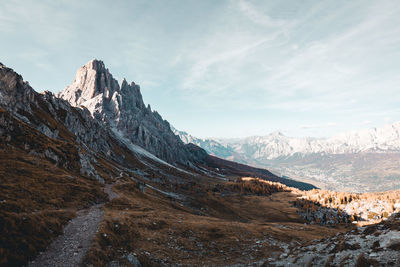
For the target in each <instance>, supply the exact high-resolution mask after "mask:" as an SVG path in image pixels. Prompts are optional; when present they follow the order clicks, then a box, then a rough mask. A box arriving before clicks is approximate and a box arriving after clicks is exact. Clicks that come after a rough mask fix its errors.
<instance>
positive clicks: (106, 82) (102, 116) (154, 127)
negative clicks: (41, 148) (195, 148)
mask: <svg viewBox="0 0 400 267" xmlns="http://www.w3.org/2000/svg"><path fill="white" fill-rule="evenodd" d="M57 96H58V97H60V98H63V99H65V100H67V101H68V102H69V103H70V104H71V105H73V106H77V107H79V106H83V107H85V108H87V109H88V110H89V112H90V113H91V115H92V116H93V117H94V118H96V119H98V120H100V121H102V122H103V123H105V124H107V125H109V126H110V127H111V128H112V129H114V130H115V131H117V132H118V133H119V134H121V135H122V136H123V137H125V138H127V139H129V140H130V141H131V142H133V143H134V144H136V145H139V146H141V147H143V148H144V149H146V150H147V151H149V152H151V153H152V154H154V155H156V156H157V157H159V158H161V159H163V160H166V161H167V162H169V163H180V164H189V162H191V161H196V160H197V159H196V158H195V157H194V156H193V155H192V154H191V153H190V151H189V150H188V149H187V147H186V146H185V144H184V143H183V142H182V141H181V140H180V139H179V138H177V137H176V136H175V134H173V133H172V131H171V130H170V125H169V122H168V121H166V120H164V119H163V118H162V117H161V116H160V114H159V113H158V112H157V111H152V110H151V108H150V105H148V106H147V107H146V106H145V104H144V102H143V97H142V94H141V92H140V87H139V85H137V84H135V83H134V82H131V83H130V84H128V82H127V81H126V79H123V80H122V82H121V85H120V84H119V83H118V81H117V80H116V79H114V77H113V76H112V74H111V73H110V72H109V70H108V69H107V68H106V67H105V64H104V63H103V61H101V60H97V59H94V60H91V61H89V62H88V63H86V64H85V65H84V66H82V67H80V68H79V69H78V70H77V72H76V76H75V79H74V81H73V83H72V84H71V85H69V86H67V87H66V88H65V89H64V90H62V91H61V92H59V93H58V94H57Z"/></svg>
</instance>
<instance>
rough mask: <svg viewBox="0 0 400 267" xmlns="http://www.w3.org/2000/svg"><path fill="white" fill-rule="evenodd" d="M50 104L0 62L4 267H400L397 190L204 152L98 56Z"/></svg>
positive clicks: (0, 249)
mask: <svg viewBox="0 0 400 267" xmlns="http://www.w3.org/2000/svg"><path fill="white" fill-rule="evenodd" d="M59 96H61V97H62V98H60V97H58V96H56V95H54V94H52V93H50V92H44V93H37V92H36V91H34V90H33V89H32V88H31V87H30V86H29V84H28V83H27V82H25V81H24V80H23V78H22V77H21V76H20V75H18V74H17V73H16V72H14V71H13V70H12V69H10V68H7V67H6V66H4V65H0V151H1V157H0V265H1V266H24V265H30V266H46V265H48V266H72V265H73V266H79V265H83V266H194V265H197V266H199V265H201V266H262V265H266V266H272V265H275V266H296V265H298V266H304V265H315V266H321V265H324V264H325V265H326V266H329V264H331V265H337V263H339V264H342V263H343V265H345V266H346V265H347V266H353V265H354V264H358V266H365V265H362V264H364V263H365V262H367V263H370V264H372V265H374V264H377V263H376V262H378V264H386V265H390V264H394V266H396V265H399V264H400V262H399V259H398V257H397V258H396V257H395V255H398V254H399V244H400V240H398V239H397V237H398V233H399V228H398V217H396V216H397V215H396V213H397V210H398V201H397V200H398V192H391V193H390V194H389V193H388V194H386V193H384V194H372V195H371V196H370V197H371V198H369V197H367V196H366V195H357V194H349V195H340V194H337V193H335V192H328V191H321V190H316V188H315V186H313V185H311V184H307V183H302V182H298V181H295V180H291V179H285V178H282V177H278V176H276V175H274V174H272V173H271V172H269V171H267V170H264V169H259V168H253V167H249V166H247V165H243V164H239V163H235V162H232V161H227V160H224V159H220V158H217V157H214V156H210V155H208V154H207V153H206V152H205V151H204V150H203V149H201V148H200V147H197V146H195V145H192V144H186V145H185V144H183V142H181V141H180V139H179V138H178V136H175V135H174V134H173V133H172V131H171V129H170V127H169V124H168V122H166V121H165V120H163V119H162V118H161V116H160V115H159V114H158V113H156V112H154V111H151V110H150V108H148V107H146V106H145V105H144V103H143V100H142V97H141V94H140V90H139V87H138V86H137V85H135V84H134V83H130V84H128V83H127V82H126V81H123V82H122V83H121V85H119V84H118V82H117V81H116V80H114V79H113V78H112V76H111V74H110V73H109V71H108V70H107V69H106V68H105V66H104V64H103V63H102V62H100V61H97V60H94V61H91V62H89V63H87V64H85V65H84V66H83V67H81V68H80V69H79V70H78V72H77V76H76V77H75V81H74V83H73V84H72V85H71V86H68V87H67V88H66V89H65V90H64V91H63V92H61V93H60V94H59ZM311 189H314V190H311ZM308 190H311V191H308ZM350 197H351V201H350ZM345 198H346V199H345ZM396 199H397V200H396ZM342 200H343V203H342ZM370 200H371V201H370ZM393 200H394V201H393ZM356 203H358V208H357V209H356V212H354V213H351V210H352V209H354V208H355V206H356V205H355V204H356ZM384 203H386V204H387V205H386V204H384ZM367 204H368V205H371V207H373V210H371V211H373V212H375V213H376V215H375V214H372V215H371V214H370V213H365V212H364V210H363V208H362V207H366V208H365V209H367V210H368V209H370V206H368V205H367ZM380 204H382V205H380ZM352 205H353V206H352ZM377 205H378V206H377ZM379 205H380V206H379ZM390 205H392V206H390ZM361 206H362V207H361ZM365 216H367V217H366V218H367V219H368V220H366V219H365ZM370 217H371V218H370ZM353 222H357V223H359V224H360V225H358V224H356V223H353ZM366 223H372V224H370V225H365V224H366ZM374 223H375V224H374ZM376 223H378V224H376ZM364 236H365V238H364ZM388 237H391V238H389V239H388ZM387 240H389V241H387ZM377 241H379V244H378V243H377ZM355 243H358V245H356V244H355ZM325 245H326V246H325ZM316 251H317V252H320V254H321V256H320V257H315V256H310V255H311V254H313V253H314V254H315V252H316ZM346 253H352V255H351V256H349V257H347V254H346ZM374 253H375V254H374ZM346 257H347V258H346ZM345 258H346V259H345Z"/></svg>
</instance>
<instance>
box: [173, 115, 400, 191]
mask: <svg viewBox="0 0 400 267" xmlns="http://www.w3.org/2000/svg"><path fill="white" fill-rule="evenodd" d="M175 133H177V134H178V135H179V136H180V137H181V139H182V140H183V141H184V142H185V143H189V142H192V143H194V144H196V145H198V146H200V147H202V148H203V149H205V150H206V151H207V152H208V153H210V154H213V155H216V156H217V157H221V158H225V159H229V160H233V161H237V162H240V163H244V164H248V165H253V166H258V167H263V168H268V169H270V170H272V171H273V172H275V173H276V174H278V175H281V176H289V177H292V178H296V179H298V180H302V181H308V182H312V183H314V184H317V185H318V186H320V187H322V188H326V189H335V190H352V191H377V190H388V189H392V188H397V187H400V179H398V177H400V168H399V167H398V166H399V162H400V122H396V123H393V124H388V125H385V126H383V127H382V128H372V129H365V130H359V131H352V132H347V133H343V134H339V135H336V136H333V137H330V138H293V137H287V136H285V135H284V134H282V133H281V132H274V133H271V134H269V135H266V136H253V137H247V138H242V139H218V140H217V139H199V138H195V137H193V136H191V135H189V134H187V133H185V132H179V131H175ZM377 181H379V183H377Z"/></svg>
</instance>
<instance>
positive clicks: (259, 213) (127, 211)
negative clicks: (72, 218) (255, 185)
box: [87, 182, 339, 266]
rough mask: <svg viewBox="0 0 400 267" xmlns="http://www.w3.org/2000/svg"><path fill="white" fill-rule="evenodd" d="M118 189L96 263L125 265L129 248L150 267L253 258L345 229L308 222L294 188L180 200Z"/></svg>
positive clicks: (133, 187)
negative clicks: (297, 203) (301, 213)
mask: <svg viewBox="0 0 400 267" xmlns="http://www.w3.org/2000/svg"><path fill="white" fill-rule="evenodd" d="M227 187H228V188H231V187H232V184H231V183H229V184H228V185H227ZM114 190H116V191H118V192H119V194H120V196H121V197H120V198H117V199H114V200H113V201H111V202H110V203H108V204H107V205H106V215H105V218H106V219H105V221H104V222H103V224H102V227H101V230H100V233H99V235H98V236H97V237H96V242H95V244H94V246H93V248H92V250H91V251H90V253H89V257H88V260H87V262H88V264H92V265H93V266H105V265H106V264H107V263H108V262H110V261H112V260H118V261H120V262H121V263H125V264H127V259H126V256H127V255H128V254H129V253H135V254H136V255H137V258H138V259H139V261H140V262H141V263H142V264H143V265H144V266H158V265H161V264H167V265H168V264H177V263H180V264H184V265H193V264H200V265H201V264H206V265H226V264H233V263H241V264H249V263H250V262H252V261H254V262H255V261H257V260H261V259H265V258H268V257H270V256H271V255H272V254H273V253H279V252H280V251H281V248H280V247H279V245H278V244H274V243H273V242H271V240H280V241H282V242H291V241H297V242H304V241H310V240H313V239H317V238H322V237H326V236H330V235H333V234H335V233H337V231H339V229H335V228H325V227H320V226H310V225H304V224H303V220H302V219H301V218H300V217H299V216H298V215H297V213H296V211H297V210H296V208H294V207H293V206H292V205H291V204H290V201H291V200H294V199H295V198H296V196H295V195H293V194H291V193H289V192H280V193H274V194H272V195H269V196H257V195H254V194H253V195H251V194H250V193H248V194H246V195H242V194H240V193H237V192H236V193H232V194H229V195H228V194H221V193H220V192H213V191H212V190H210V191H208V192H206V193H205V192H198V193H197V194H194V193H192V194H191V195H190V197H189V199H187V200H186V201H184V202H182V203H181V202H179V201H176V200H173V199H171V198H168V197H165V196H164V195H162V194H160V193H158V192H156V191H153V190H151V189H147V190H146V191H145V192H141V191H140V190H139V189H138V185H137V184H136V183H132V182H128V183H121V184H119V185H118V186H115V187H114ZM233 191H234V190H233Z"/></svg>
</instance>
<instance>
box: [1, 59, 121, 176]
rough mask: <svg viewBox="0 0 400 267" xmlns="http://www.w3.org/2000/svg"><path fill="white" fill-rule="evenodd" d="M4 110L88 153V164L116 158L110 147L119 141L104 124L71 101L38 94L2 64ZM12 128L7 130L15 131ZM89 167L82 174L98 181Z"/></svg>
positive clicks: (55, 158)
mask: <svg viewBox="0 0 400 267" xmlns="http://www.w3.org/2000/svg"><path fill="white" fill-rule="evenodd" d="M0 107H2V108H4V109H5V110H7V111H8V112H10V113H11V114H12V115H13V116H15V118H17V119H18V120H20V121H22V122H24V123H26V124H28V125H29V127H32V128H34V129H36V130H37V131H39V132H41V133H43V134H44V135H46V136H47V137H49V138H53V139H57V140H62V141H67V142H69V143H71V144H74V145H75V146H76V148H77V149H78V148H79V150H81V149H83V150H85V151H86V150H87V154H86V156H85V157H86V159H87V161H85V163H86V162H90V161H91V160H94V155H95V154H103V155H104V156H112V155H113V154H115V153H113V152H112V149H111V147H110V140H111V139H113V140H114V139H115V137H113V135H112V134H111V133H110V131H109V130H108V129H107V128H106V127H105V126H104V125H103V124H102V123H99V122H98V121H96V120H94V119H93V118H92V116H91V114H90V112H89V111H88V110H87V109H85V108H83V109H77V108H75V107H72V106H71V105H70V104H69V103H68V102H67V101H65V100H63V99H60V98H57V97H56V96H55V95H54V94H52V93H51V92H44V93H41V94H39V93H37V92H35V91H34V90H33V89H32V88H31V87H30V86H29V84H28V83H27V82H25V81H24V80H23V79H22V77H21V76H20V75H19V74H17V73H16V72H14V71H13V70H12V69H10V68H7V67H5V66H4V65H2V64H0ZM10 127H11V126H10ZM10 127H8V128H7V127H5V128H4V129H5V130H11V128H10ZM9 128H10V129H9ZM5 130H4V131H5ZM28 145H29V144H28ZM34 153H37V152H36V151H34ZM43 153H44V154H43ZM43 153H42V154H43V155H45V156H46V157H47V158H50V159H52V160H54V161H56V162H57V163H58V161H60V159H61V157H57V156H55V155H53V154H51V153H50V152H48V151H47V152H46V151H44V152H43ZM63 164H64V163H63ZM67 165H68V164H67ZM87 166H89V165H88V164H85V166H83V165H82V168H81V173H82V174H84V175H88V174H90V175H89V176H94V177H95V178H98V175H97V174H96V173H95V170H90V171H88V170H87V169H88V168H87ZM92 169H93V167H92ZM99 180H100V179H99Z"/></svg>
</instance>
